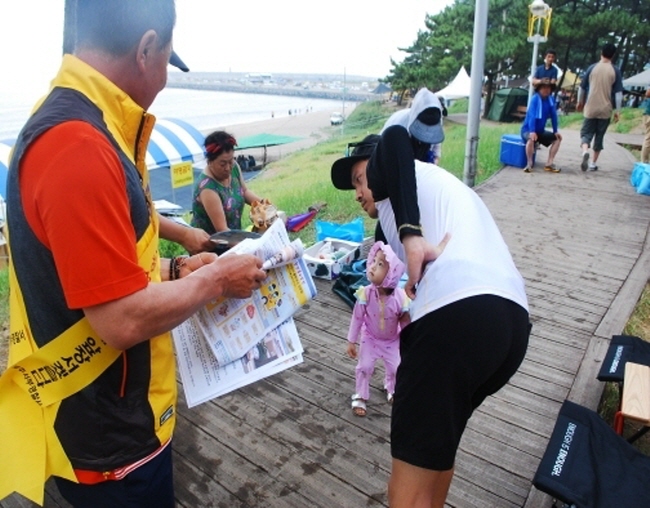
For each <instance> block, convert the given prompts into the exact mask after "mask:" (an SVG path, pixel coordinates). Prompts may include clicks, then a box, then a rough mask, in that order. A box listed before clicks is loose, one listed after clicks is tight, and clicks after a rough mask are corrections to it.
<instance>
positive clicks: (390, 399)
mask: <svg viewBox="0 0 650 508" xmlns="http://www.w3.org/2000/svg"><path fill="white" fill-rule="evenodd" d="M394 399H395V397H393V394H392V393H386V401H387V402H388V403H389V404H392V403H393V400H394Z"/></svg>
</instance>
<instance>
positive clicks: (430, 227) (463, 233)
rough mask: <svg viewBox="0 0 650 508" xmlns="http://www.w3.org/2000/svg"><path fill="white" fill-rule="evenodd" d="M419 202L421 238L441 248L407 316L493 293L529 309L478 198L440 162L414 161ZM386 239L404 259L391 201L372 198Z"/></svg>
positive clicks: (518, 277)
mask: <svg viewBox="0 0 650 508" xmlns="http://www.w3.org/2000/svg"><path fill="white" fill-rule="evenodd" d="M415 173H416V180H417V194H418V204H419V208H420V221H421V225H422V230H423V235H424V238H425V239H426V240H427V241H428V242H429V243H431V244H433V245H437V244H438V243H440V241H441V240H442V239H443V237H444V235H445V233H450V235H451V239H450V241H449V243H448V244H447V247H446V249H445V251H444V252H443V253H442V255H441V256H440V257H439V258H438V259H437V260H436V261H434V262H432V263H429V265H428V266H427V267H426V270H425V272H424V276H423V278H422V280H421V281H420V283H419V284H418V286H417V291H416V297H415V300H414V301H413V303H412V304H411V309H410V312H411V320H413V321H415V320H417V319H419V318H421V317H422V316H424V315H426V314H428V313H430V312H432V311H434V310H436V309H439V308H441V307H443V306H445V305H448V304H450V303H453V302H456V301H458V300H461V299H464V298H468V297H470V296H476V295H484V294H490V295H497V296H501V297H503V298H506V299H508V300H512V301H513V302H515V303H517V304H519V305H520V306H521V307H523V308H524V309H526V310H528V299H527V297H526V290H525V285H524V280H523V278H522V276H521V274H520V273H519V271H518V270H517V268H516V266H515V264H514V262H513V260H512V256H511V255H510V251H509V250H508V246H507V245H506V243H505V241H504V240H503V237H502V236H501V232H500V231H499V229H498V227H497V225H496V223H495V222H494V219H493V218H492V215H491V214H490V212H489V210H488V209H487V207H486V206H485V203H483V201H482V200H481V198H480V197H479V196H478V195H477V194H476V193H475V192H474V191H473V190H472V189H470V188H469V187H467V186H466V185H465V184H464V183H463V182H461V181H460V180H458V178H456V177H455V176H454V175H452V174H450V173H448V172H447V171H446V170H444V169H443V168H441V167H438V166H435V165H433V164H427V163H423V162H420V161H415ZM375 204H376V206H377V211H378V213H379V221H380V222H381V227H382V230H383V231H384V234H385V235H386V239H387V240H388V243H389V244H390V246H391V247H392V248H393V250H394V251H395V252H396V253H397V255H398V256H399V257H400V259H401V260H402V261H404V262H406V256H405V252H404V247H403V245H402V243H401V242H400V241H399V235H398V233H397V228H396V226H395V216H394V214H393V210H392V208H391V204H390V200H389V199H388V198H387V199H384V200H382V201H379V202H377V203H375Z"/></svg>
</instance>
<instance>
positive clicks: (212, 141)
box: [191, 131, 261, 234]
mask: <svg viewBox="0 0 650 508" xmlns="http://www.w3.org/2000/svg"><path fill="white" fill-rule="evenodd" d="M235 146H237V141H236V140H235V138H234V137H233V136H232V135H231V134H228V133H227V132H225V131H216V132H213V133H212V134H209V135H208V137H206V138H205V151H206V159H207V161H208V163H207V165H206V167H205V169H204V170H203V173H202V175H201V178H200V179H199V181H198V182H197V184H196V187H195V189H194V197H193V200H192V221H191V224H192V226H195V227H198V228H201V229H203V230H205V231H206V232H207V233H208V234H214V233H216V232H218V231H227V230H229V229H241V218H242V213H243V211H244V205H245V204H249V205H250V204H251V203H252V202H253V201H261V198H260V197H259V196H257V194H255V193H254V192H253V191H251V190H250V189H249V188H248V187H246V183H245V182H244V178H243V176H242V172H241V168H240V167H239V165H238V164H237V163H236V161H235V160H234V153H235V152H234V150H235Z"/></svg>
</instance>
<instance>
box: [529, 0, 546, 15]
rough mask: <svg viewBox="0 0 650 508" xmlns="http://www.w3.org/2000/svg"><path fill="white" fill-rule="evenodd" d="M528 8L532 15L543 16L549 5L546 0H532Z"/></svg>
mask: <svg viewBox="0 0 650 508" xmlns="http://www.w3.org/2000/svg"><path fill="white" fill-rule="evenodd" d="M528 8H529V9H530V12H531V13H532V14H533V16H540V17H543V16H545V15H546V13H547V12H548V10H549V6H548V4H547V3H546V2H544V0H533V3H531V4H530V5H529V6H528Z"/></svg>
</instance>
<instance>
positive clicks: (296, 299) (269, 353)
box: [172, 221, 316, 407]
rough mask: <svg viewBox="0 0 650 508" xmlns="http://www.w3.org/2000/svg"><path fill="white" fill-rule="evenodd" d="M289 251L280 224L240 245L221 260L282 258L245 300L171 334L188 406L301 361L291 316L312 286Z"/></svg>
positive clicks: (222, 302)
mask: <svg viewBox="0 0 650 508" xmlns="http://www.w3.org/2000/svg"><path fill="white" fill-rule="evenodd" d="M289 246H293V247H292V248H293V249H294V250H295V254H296V256H297V258H296V259H295V260H293V261H290V260H289V259H286V258H287V256H286V253H287V250H288V249H287V247H289ZM295 247H296V244H295V242H294V243H293V244H292V243H290V242H289V237H288V235H287V232H286V229H285V227H284V224H283V223H282V222H281V221H276V222H275V223H274V224H273V225H272V226H271V227H270V228H269V229H268V230H267V231H266V232H265V233H264V235H263V236H262V237H261V238H259V239H255V240H252V239H246V240H244V241H242V242H240V243H239V244H238V245H236V246H235V247H233V248H232V249H231V250H230V251H228V252H227V253H226V254H224V255H237V254H239V253H243V252H247V253H252V254H255V255H257V256H258V257H260V258H261V259H263V260H271V259H276V260H277V259H278V253H280V252H284V253H285V256H284V258H285V259H284V260H283V262H282V263H281V266H277V265H276V266H275V267H273V268H270V269H269V270H268V271H267V274H268V276H267V278H266V280H265V281H264V284H263V286H262V287H261V288H260V289H258V290H256V291H254V292H253V295H252V296H251V297H250V298H246V299H234V298H230V299H226V298H220V299H218V300H216V301H213V302H210V303H208V304H207V305H205V307H203V308H202V309H200V310H199V311H198V312H196V313H195V314H194V315H193V316H192V317H191V318H189V319H188V320H186V321H185V322H183V323H182V324H180V325H179V326H178V327H176V328H175V329H174V330H173V331H172V335H173V338H174V345H175V348H176V358H177V362H178V365H179V371H180V373H181V379H182V381H183V390H184V392H185V397H186V399H187V404H188V406H189V407H193V406H195V405H197V404H201V403H202V402H205V401H207V400H210V399H212V398H214V397H218V396H220V395H224V394H226V393H228V392H230V391H232V390H235V389H237V388H240V387H242V386H245V385H247V384H250V383H252V382H255V381H257V380H259V379H262V378H264V377H267V376H270V375H272V374H275V373H277V372H280V371H282V370H284V369H287V368H289V367H291V366H293V365H296V364H298V363H301V362H302V352H303V348H302V344H301V343H300V338H299V337H298V331H297V330H296V327H295V324H294V322H293V319H292V318H291V316H293V314H294V313H295V312H296V311H297V310H298V309H299V308H300V307H301V306H302V305H304V304H305V303H307V302H308V301H309V300H310V299H312V298H313V297H314V296H315V295H316V286H315V284H314V281H313V279H312V278H311V275H310V273H309V270H308V269H307V266H306V264H305V262H304V261H303V260H302V257H300V255H299V253H300V252H301V249H300V248H298V249H295ZM298 247H299V246H298ZM271 264H272V263H271ZM267 266H268V263H267Z"/></svg>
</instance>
